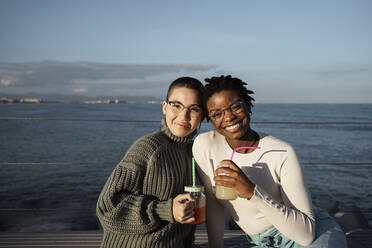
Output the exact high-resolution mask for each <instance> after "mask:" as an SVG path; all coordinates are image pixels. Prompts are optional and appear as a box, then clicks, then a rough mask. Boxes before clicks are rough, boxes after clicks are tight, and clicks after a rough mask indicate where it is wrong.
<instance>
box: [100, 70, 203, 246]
mask: <svg viewBox="0 0 372 248" xmlns="http://www.w3.org/2000/svg"><path fill="white" fill-rule="evenodd" d="M203 89H204V87H203V85H202V84H201V82H200V81H198V80H197V79H194V78H190V77H182V78H178V79H176V80H175V81H173V83H172V84H171V85H170V86H169V89H168V93H167V99H166V101H164V102H163V105H162V109H163V114H164V118H163V120H162V128H161V130H159V131H157V132H154V133H151V134H148V135H145V136H143V137H141V138H140V139H138V140H137V141H136V142H135V143H134V144H133V145H132V146H131V147H130V148H129V150H128V151H127V153H126V154H125V156H124V158H123V159H122V160H121V162H120V163H119V164H118V165H117V166H116V168H115V169H114V171H113V172H112V174H111V175H110V177H109V178H108V180H107V182H106V184H105V186H104V188H103V190H102V192H101V194H100V196H99V199H98V202H97V211H96V212H97V216H98V219H99V221H100V223H101V225H102V227H103V230H104V236H103V240H102V244H101V247H128V248H129V247H130V248H134V247H151V248H156V247H161V248H173V247H177V248H183V247H185V248H186V247H193V241H194V233H195V226H194V225H191V224H188V223H191V222H193V221H194V220H195V218H194V212H193V199H192V197H191V196H190V194H189V193H187V194H185V193H183V192H184V186H185V185H191V184H192V169H191V165H192V161H191V159H192V153H191V147H192V138H193V136H194V135H195V134H196V129H197V127H198V126H199V124H200V122H201V121H202V119H203V110H202V93H203Z"/></svg>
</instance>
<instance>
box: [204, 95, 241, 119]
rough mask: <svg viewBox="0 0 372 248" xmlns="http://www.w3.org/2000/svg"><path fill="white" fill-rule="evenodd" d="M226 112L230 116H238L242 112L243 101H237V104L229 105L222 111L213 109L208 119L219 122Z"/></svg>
mask: <svg viewBox="0 0 372 248" xmlns="http://www.w3.org/2000/svg"><path fill="white" fill-rule="evenodd" d="M226 110H228V111H230V113H232V114H239V113H241V112H243V110H244V101H242V100H239V101H237V102H233V103H231V104H230V105H229V106H227V107H226V108H223V109H213V110H211V111H210V112H209V115H208V116H209V118H211V119H212V120H213V121H215V122H220V121H222V120H223V117H224V116H225V111H226Z"/></svg>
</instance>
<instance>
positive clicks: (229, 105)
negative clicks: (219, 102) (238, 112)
mask: <svg viewBox="0 0 372 248" xmlns="http://www.w3.org/2000/svg"><path fill="white" fill-rule="evenodd" d="M241 101H242V100H240V99H238V100H236V101H233V102H232V103H230V104H229V105H227V107H226V108H228V107H231V105H233V104H235V103H237V102H241ZM226 108H222V109H220V108H218V109H211V110H208V112H212V111H218V110H223V109H226Z"/></svg>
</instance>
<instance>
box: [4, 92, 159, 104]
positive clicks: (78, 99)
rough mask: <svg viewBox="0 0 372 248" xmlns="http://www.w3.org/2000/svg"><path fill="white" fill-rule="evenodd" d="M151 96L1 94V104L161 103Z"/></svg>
mask: <svg viewBox="0 0 372 248" xmlns="http://www.w3.org/2000/svg"><path fill="white" fill-rule="evenodd" d="M161 102H162V101H161V100H159V99H157V98H155V97H149V96H113V97H112V96H96V97H89V96H82V95H35V94H34V95H28V96H26V95H25V96H24V95H14V96H9V95H7V96H4V95H0V104H133V103H146V104H160V103H161Z"/></svg>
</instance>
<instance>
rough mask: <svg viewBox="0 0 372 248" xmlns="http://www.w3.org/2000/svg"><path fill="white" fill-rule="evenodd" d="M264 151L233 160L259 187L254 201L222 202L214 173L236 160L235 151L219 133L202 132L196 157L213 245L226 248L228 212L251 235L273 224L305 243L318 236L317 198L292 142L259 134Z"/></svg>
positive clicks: (240, 156) (195, 153)
mask: <svg viewBox="0 0 372 248" xmlns="http://www.w3.org/2000/svg"><path fill="white" fill-rule="evenodd" d="M259 137H260V139H259V145H258V146H259V147H260V148H261V149H257V150H254V151H253V152H250V153H247V154H243V153H238V152H235V154H234V158H233V162H234V163H235V164H236V165H237V166H238V167H239V168H240V169H241V170H242V171H243V172H244V173H245V175H246V176H247V177H248V178H249V179H250V180H251V181H252V182H253V183H254V184H255V185H256V187H255V189H254V195H253V197H252V198H251V199H250V200H248V199H246V198H240V197H238V198H237V199H236V200H219V199H217V198H216V197H215V187H214V186H215V182H214V180H213V177H214V170H216V168H217V166H218V165H219V164H220V162H221V161H222V160H225V159H230V156H231V154H232V152H233V149H232V148H231V147H230V146H229V144H228V143H227V142H226V139H225V137H224V136H222V135H221V134H219V133H218V132H216V131H210V132H207V133H203V134H200V135H199V136H198V137H197V138H196V139H195V141H194V145H193V156H194V157H195V160H196V162H197V169H198V173H199V176H200V179H201V180H202V183H203V184H204V186H205V188H206V196H207V215H206V217H207V231H208V240H209V245H210V247H222V237H223V228H224V209H226V210H227V211H228V212H229V214H230V215H231V216H232V217H233V219H234V220H235V222H236V223H237V224H238V225H239V226H240V227H241V229H242V230H243V231H244V232H246V233H247V234H256V233H259V232H262V231H264V230H266V229H268V228H270V227H272V226H274V227H275V228H277V229H278V230H279V231H280V232H281V233H282V234H283V235H285V236H286V237H288V238H290V239H291V240H293V241H295V242H296V243H299V244H301V245H305V246H306V245H309V244H311V242H312V241H313V239H314V236H315V217H314V213H313V210H312V204H311V197H310V194H309V192H308V190H307V187H306V185H305V182H304V178H303V173H302V169H301V166H300V164H299V161H298V159H297V156H296V153H295V151H294V150H293V148H292V147H291V146H290V145H289V144H288V143H286V142H284V141H281V140H279V139H277V138H275V137H273V136H268V135H265V134H262V133H259Z"/></svg>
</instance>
